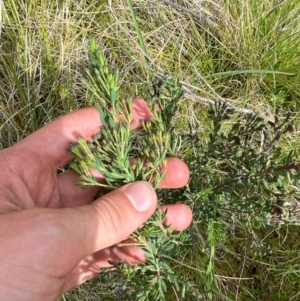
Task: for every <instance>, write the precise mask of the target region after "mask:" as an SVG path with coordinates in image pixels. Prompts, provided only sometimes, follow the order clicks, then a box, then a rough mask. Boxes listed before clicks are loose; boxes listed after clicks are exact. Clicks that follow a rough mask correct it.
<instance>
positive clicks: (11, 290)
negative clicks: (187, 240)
mask: <svg viewBox="0 0 300 301" xmlns="http://www.w3.org/2000/svg"><path fill="white" fill-rule="evenodd" d="M150 115H151V113H150V111H149V109H148V108H147V107H146V105H145V102H144V101H143V100H142V99H138V100H135V103H134V120H133V121H134V124H135V126H136V127H137V126H138V125H139V120H140V119H147V118H149V116H150ZM100 128H101V124H100V119H99V114H98V112H97V111H96V110H95V109H94V108H87V109H82V110H78V111H75V112H72V113H70V114H67V115H65V116H63V117H61V118H59V119H58V120H56V121H54V122H52V123H50V124H48V125H47V126H45V127H43V128H42V129H40V130H38V131H37V132H35V133H33V134H31V135H30V136H28V137H27V138H25V139H24V140H22V141H21V142H19V143H17V144H16V145H14V146H12V147H10V148H8V149H5V150H3V151H1V152H0V258H1V260H0V300H2V301H6V300H7V301H8V300H9V301H17V300H22V301H26V300H30V301H35V300H36V301H40V300H43V301H48V300H49V301H54V300H57V298H58V297H59V296H60V295H61V294H62V293H63V292H65V291H68V290H70V289H71V288H74V287H76V286H78V285H80V284H81V283H83V282H85V281H87V280H88V279H90V278H93V277H95V276H97V275H98V273H99V271H100V269H101V267H107V266H109V264H108V263H107V260H109V259H111V260H121V259H123V260H124V261H125V262H127V263H130V264H137V263H142V262H143V261H145V258H144V256H143V252H142V251H141V250H140V249H138V248H136V247H134V246H128V247H118V246H117V244H118V243H119V242H122V241H124V240H126V239H127V238H128V237H129V236H130V234H131V233H132V232H133V231H134V230H136V229H137V228H138V227H140V226H142V224H143V223H144V222H145V221H146V220H147V219H149V218H150V217H151V215H152V214H153V213H154V211H155V208H156V206H157V196H156V193H155V192H154V190H153V188H152V186H151V185H150V184H148V183H146V182H136V183H133V184H128V185H126V186H125V187H124V186H123V187H122V188H120V189H117V190H115V191H113V192H110V193H108V194H106V195H104V196H103V197H101V198H99V199H97V200H95V201H94V197H95V195H96V194H97V191H98V188H95V187H93V188H89V189H82V188H81V187H78V186H76V185H75V182H76V179H77V178H78V175H77V174H75V173H74V172H72V171H68V172H65V173H63V174H61V175H57V169H58V168H59V167H61V166H63V165H65V164H67V163H68V162H70V160H71V159H72V157H71V156H70V155H69V154H68V153H67V149H68V147H69V142H75V141H76V138H77V137H78V136H83V137H84V138H86V139H88V140H91V139H92V136H93V135H94V134H95V133H97V132H98V131H99V129H100ZM188 179H189V171H188V168H187V166H186V165H185V164H184V163H183V162H182V161H180V160H179V159H176V158H168V161H167V175H166V177H165V179H164V180H162V182H161V183H160V187H161V188H179V187H182V186H184V185H185V184H186V183H187V181H188ZM167 208H168V215H167V217H166V220H165V222H166V223H167V224H171V225H172V227H173V228H174V229H175V230H184V229H186V228H187V227H188V226H189V224H190V222H191V220H192V213H191V210H190V208H189V207H188V206H186V205H183V204H174V205H169V206H167ZM162 209H163V210H164V209H166V206H165V207H163V208H162Z"/></svg>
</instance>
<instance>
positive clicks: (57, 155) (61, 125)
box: [13, 99, 151, 170]
mask: <svg viewBox="0 0 300 301" xmlns="http://www.w3.org/2000/svg"><path fill="white" fill-rule="evenodd" d="M133 110H134V113H133V126H135V127H138V126H139V124H140V120H142V119H143V120H145V119H149V118H150V116H151V112H150V110H149V108H148V107H147V105H146V102H145V101H144V100H143V99H136V100H135V101H134V102H133ZM101 126H102V125H101V121H100V116H99V112H98V111H97V110H96V109H95V108H85V109H80V110H77V111H74V112H71V113H69V114H67V115H65V116H63V117H60V118H59V119H57V120H55V121H53V122H51V123H50V124H48V125H46V126H44V127H43V128H41V129H39V130H38V131H36V132H34V133H33V134H31V135H29V136H28V137H26V138H25V139H24V140H22V141H21V142H19V143H18V144H16V145H15V146H14V147H13V148H18V150H19V151H21V150H22V151H24V152H25V153H26V152H28V151H29V152H31V153H34V154H35V155H36V156H37V157H39V158H42V159H43V160H41V161H43V162H45V163H46V164H47V165H48V167H49V165H50V166H51V167H52V168H53V169H54V170H56V169H58V168H59V167H61V166H63V165H65V164H67V163H68V162H69V161H70V160H71V159H72V156H71V155H70V154H69V153H68V152H67V150H68V149H69V143H72V142H73V143H74V142H76V141H77V138H78V137H79V136H81V137H84V138H85V139H87V140H89V141H92V139H93V135H95V134H96V133H98V132H99V131H100V130H101ZM27 163H30V162H27Z"/></svg>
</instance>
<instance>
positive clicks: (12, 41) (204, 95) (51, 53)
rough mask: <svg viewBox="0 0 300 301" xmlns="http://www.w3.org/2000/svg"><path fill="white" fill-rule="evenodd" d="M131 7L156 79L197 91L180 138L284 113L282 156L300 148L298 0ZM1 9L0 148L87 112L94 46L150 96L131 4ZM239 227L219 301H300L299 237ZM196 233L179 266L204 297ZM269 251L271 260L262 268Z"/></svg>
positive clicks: (82, 291)
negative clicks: (232, 118)
mask: <svg viewBox="0 0 300 301" xmlns="http://www.w3.org/2000/svg"><path fill="white" fill-rule="evenodd" d="M133 2H134V3H133V4H134V10H135V13H136V15H137V20H138V22H139V25H140V28H141V31H142V36H143V38H144V41H145V44H146V48H147V52H148V56H149V61H150V67H151V69H152V70H154V71H155V72H156V73H158V74H167V75H169V76H172V77H175V78H179V79H180V80H181V81H182V83H183V85H184V88H185V89H186V90H189V91H190V93H187V95H186V97H185V99H184V100H183V101H182V102H181V103H180V112H181V113H180V114H179V115H178V117H177V120H178V124H177V126H178V128H182V129H185V128H186V124H187V121H192V124H196V121H199V122H200V127H201V131H202V132H203V133H204V134H205V130H206V125H205V120H206V115H205V111H204V110H203V106H206V105H207V103H208V102H209V101H213V100H217V99H222V100H224V101H228V102H229V103H231V104H232V105H233V106H235V107H237V108H239V109H244V108H249V109H251V110H253V111H255V112H256V113H259V114H260V115H261V116H263V117H265V118H266V119H268V118H271V117H270V116H272V115H273V114H274V112H275V109H276V108H278V107H279V108H280V109H281V111H282V112H288V111H291V112H292V114H293V116H294V119H295V130H294V132H293V133H292V134H291V135H290V136H288V137H286V140H285V143H286V144H285V145H284V146H285V147H286V148H287V149H291V148H295V147H299V146H300V142H299V137H300V125H299V124H300V122H299V121H300V118H299V113H298V111H299V109H300V75H299V74H300V73H299V70H300V19H299V17H298V16H299V14H300V7H299V4H298V0H286V1H284V0H283V1H279V0H271V1H270V0H262V1H259V2H257V1H256V0H233V1H228V0H216V1H209V0H208V1H196V0H177V1H164V0H162V1H150V0H138V1H133ZM0 8H1V9H0V11H1V15H0V18H1V20H0V22H1V26H0V29H1V31H0V34H1V37H0V38H1V44H0V47H1V48H0V148H5V147H8V146H10V145H12V144H14V143H16V142H17V141H19V140H21V139H22V138H23V137H25V136H27V135H28V134H30V133H31V132H33V131H35V130H37V129H38V128H40V127H41V126H43V125H44V124H46V123H49V122H50V121H51V120H54V119H56V118H57V117H59V116H61V115H63V114H65V113H67V112H69V111H71V110H75V109H77V108H80V107H84V106H87V105H89V103H90V100H89V99H88V96H87V95H88V94H87V90H86V88H85V87H84V85H83V84H82V79H83V76H84V69H85V67H86V66H88V64H89V54H88V43H89V40H90V38H91V37H95V38H96V39H97V41H98V43H99V45H100V48H102V49H103V51H104V54H105V56H106V57H107V58H108V59H109V61H111V63H112V64H113V65H115V66H118V67H119V69H120V72H121V76H122V77H123V82H124V89H125V90H126V92H127V93H128V94H129V95H132V96H133V97H136V96H142V94H143V91H144V90H143V89H144V88H143V85H144V84H145V83H146V82H147V80H148V76H149V74H148V72H147V67H146V65H145V63H144V57H143V52H142V50H141V47H140V44H139V41H138V39H137V33H136V30H135V28H134V26H133V23H132V20H131V16H130V13H129V10H128V7H127V5H126V1H125V0H117V1H104V0H91V1H88V0H79V1H75V0H65V1H59V0H51V1H37V0H34V1H25V0H15V1H12V0H8V1H5V2H1V4H0ZM125 74H126V76H125ZM136 86H138V87H141V89H140V90H138V91H137V90H136V89H135V87H136ZM234 224H235V229H234V230H232V231H233V232H232V241H230V242H228V241H223V240H222V239H220V240H219V250H221V249H222V250H223V251H222V252H218V253H216V259H217V260H216V267H215V273H216V277H215V284H216V287H217V288H218V290H219V291H218V292H215V295H216V297H215V298H216V300H251V299H253V300H275V299H278V300H282V301H284V300H297V298H298V296H299V295H298V290H299V285H298V283H299V281H298V277H299V276H298V275H299V274H298V270H297V268H296V264H297V263H298V262H299V261H297V260H298V255H297V249H299V243H298V239H297V237H298V234H297V233H298V228H296V227H288V228H283V229H280V230H276V229H269V228H266V229H262V230H260V232H259V233H256V234H255V235H254V234H251V233H249V231H248V230H249V229H247V228H246V227H245V225H240V224H239V222H238V221H234ZM230 229H231V228H230V227H229V230H230ZM195 231H198V234H197V235H196V236H195V237H197V239H198V241H195V245H194V256H192V257H188V256H183V257H184V262H183V259H176V260H177V261H178V262H177V263H174V264H178V265H179V267H178V269H179V268H180V269H181V271H182V273H185V274H186V276H187V279H188V277H191V278H192V279H193V280H194V281H195V282H196V283H198V285H199V288H200V289H201V288H203V292H204V286H203V283H204V282H205V277H204V276H205V275H204V272H203V271H204V270H205V265H206V264H207V257H206V256H204V255H203V254H204V253H203V250H202V246H203V243H201V239H202V236H201V229H197V227H196V228H195ZM250 242H257V244H256V245H251V243H250ZM259 242H263V245H260V244H259ZM268 246H271V250H272V252H271V253H270V252H269V253H268V255H266V256H265V255H264V252H267V251H268V250H269V249H268V248H269V247H268ZM265 249H266V251H263V252H262V255H257V254H258V253H259V251H260V250H265ZM255 251H257V253H256V254H255V255H254V252H255ZM266 269H267V273H266V272H265V271H266ZM45 285H46V284H45ZM266 292H269V294H267V293H266ZM103 294H104V291H103V285H100V284H99V282H97V281H96V280H95V281H91V282H88V283H87V284H85V285H84V286H82V287H80V288H78V289H77V290H74V291H72V292H70V293H67V294H66V295H65V296H63V297H62V300H89V301H91V300H99V299H101V300H108V298H109V297H107V296H106V297H104V296H103ZM225 296H226V297H225ZM105 298H106V299H105ZM206 298H207V296H205V293H203V300H206ZM226 298H227V299H226ZM268 298H269V299H268ZM172 300H176V297H174V299H172Z"/></svg>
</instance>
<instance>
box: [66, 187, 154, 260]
mask: <svg viewBox="0 0 300 301" xmlns="http://www.w3.org/2000/svg"><path fill="white" fill-rule="evenodd" d="M156 206H157V196H156V193H155V191H154V189H153V188H152V186H151V185H150V184H149V183H147V182H143V181H140V182H135V183H130V184H127V185H125V186H123V187H121V188H119V189H116V190H114V191H112V192H110V193H108V194H106V195H104V196H103V197H101V198H99V199H98V200H96V201H95V202H93V203H91V204H89V205H85V206H81V207H77V208H76V209H75V208H69V209H66V212H65V213H66V214H67V215H68V217H66V219H65V221H68V223H70V224H69V225H70V226H71V225H73V227H72V226H71V227H70V228H69V227H67V228H69V229H72V228H73V231H72V233H70V236H73V237H74V235H75V237H74V239H75V241H73V243H74V245H76V246H78V247H79V249H80V250H79V249H78V251H80V253H81V254H80V255H79V254H78V255H79V256H80V257H81V258H84V257H86V256H88V255H90V254H92V253H94V252H96V251H99V250H101V249H104V248H107V247H109V246H112V245H114V244H116V243H119V242H120V241H122V240H124V239H127V238H128V236H129V235H130V234H131V233H132V232H134V231H135V230H136V229H137V228H138V227H140V226H141V225H142V224H143V223H144V222H145V221H146V220H147V219H149V218H150V217H151V215H152V214H153V213H154V211H155V209H156ZM74 229H76V231H74ZM76 240H77V243H76ZM78 240H79V241H80V243H79V244H78ZM71 243H72V242H70V244H71Z"/></svg>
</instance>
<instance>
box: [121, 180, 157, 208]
mask: <svg viewBox="0 0 300 301" xmlns="http://www.w3.org/2000/svg"><path fill="white" fill-rule="evenodd" d="M124 188H125V189H124V191H123V192H124V193H125V195H126V196H127V198H128V199H129V201H130V202H131V204H132V206H133V207H134V208H135V209H136V211H138V212H145V211H148V210H149V209H150V207H151V205H152V202H153V198H154V193H153V192H154V191H153V188H152V186H151V185H150V184H149V183H147V182H142V181H140V182H135V183H131V184H128V185H126V186H125V187H124Z"/></svg>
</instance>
